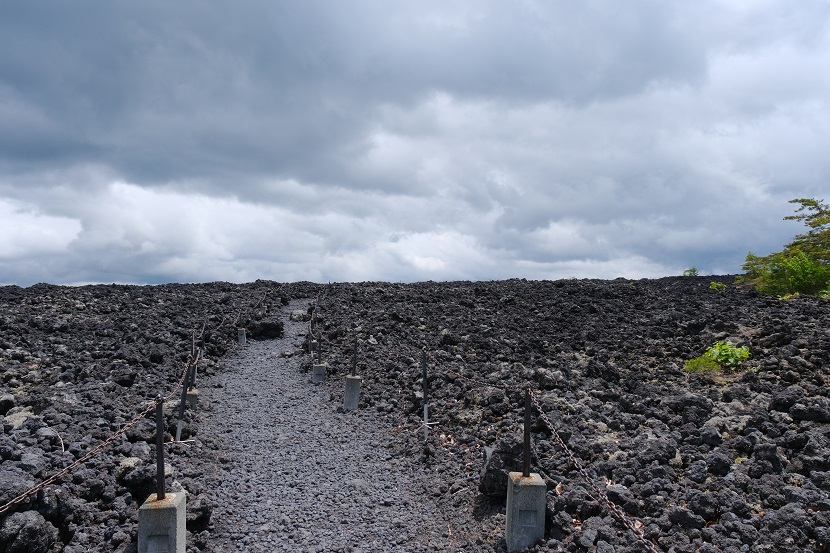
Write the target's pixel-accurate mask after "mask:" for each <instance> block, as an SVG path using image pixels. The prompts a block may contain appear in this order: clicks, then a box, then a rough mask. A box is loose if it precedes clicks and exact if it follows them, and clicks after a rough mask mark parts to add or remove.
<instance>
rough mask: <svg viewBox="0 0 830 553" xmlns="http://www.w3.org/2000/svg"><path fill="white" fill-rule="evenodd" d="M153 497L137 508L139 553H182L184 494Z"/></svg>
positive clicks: (183, 549)
mask: <svg viewBox="0 0 830 553" xmlns="http://www.w3.org/2000/svg"><path fill="white" fill-rule="evenodd" d="M156 497H157V495H156V494H152V495H151V496H150V497H148V498H147V501H145V502H144V505H142V506H141V507H140V508H139V509H138V553H185V525H186V524H187V521H186V516H185V504H186V503H187V500H186V496H185V492H184V491H181V492H177V493H166V494H164V499H156Z"/></svg>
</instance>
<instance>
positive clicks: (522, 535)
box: [504, 472, 547, 553]
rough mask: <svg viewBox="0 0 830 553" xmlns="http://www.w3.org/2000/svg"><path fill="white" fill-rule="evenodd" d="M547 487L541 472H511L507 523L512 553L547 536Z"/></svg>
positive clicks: (507, 534) (508, 546)
mask: <svg viewBox="0 0 830 553" xmlns="http://www.w3.org/2000/svg"><path fill="white" fill-rule="evenodd" d="M546 506H547V487H546V486H545V481H544V480H542V477H541V476H539V475H538V474H537V473H535V472H532V473H530V476H528V477H525V476H524V475H523V474H522V473H521V472H511V473H510V474H509V475H508V478H507V526H506V528H505V532H504V534H505V538H506V541H507V551H508V553H513V552H515V551H521V550H522V549H526V548H528V547H530V546H531V545H533V544H534V543H536V541H537V540H539V539H542V538H544V537H545V508H546Z"/></svg>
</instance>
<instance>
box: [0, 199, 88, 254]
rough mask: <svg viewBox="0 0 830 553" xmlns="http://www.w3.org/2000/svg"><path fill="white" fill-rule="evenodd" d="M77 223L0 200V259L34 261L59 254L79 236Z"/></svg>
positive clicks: (33, 208) (32, 207)
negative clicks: (29, 259) (28, 259)
mask: <svg viewBox="0 0 830 553" xmlns="http://www.w3.org/2000/svg"><path fill="white" fill-rule="evenodd" d="M80 230H81V228H80V224H79V222H78V221H76V220H74V219H70V218H66V217H54V216H51V215H47V214H44V213H42V212H40V211H39V210H38V209H37V208H36V207H35V206H23V205H19V204H17V203H16V202H12V201H8V200H3V199H2V198H0V259H3V260H14V259H26V258H37V257H41V256H49V255H52V254H56V253H62V252H64V251H65V250H66V247H67V246H68V245H69V243H70V242H71V241H72V240H74V239H75V237H76V236H77V235H78V233H79V232H80Z"/></svg>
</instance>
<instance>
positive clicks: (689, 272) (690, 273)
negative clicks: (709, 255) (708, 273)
mask: <svg viewBox="0 0 830 553" xmlns="http://www.w3.org/2000/svg"><path fill="white" fill-rule="evenodd" d="M699 275H700V273H699V272H698V270H697V267H691V268H689V269H686V270H685V271H683V276H684V277H696V276H699Z"/></svg>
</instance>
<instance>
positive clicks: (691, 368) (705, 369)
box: [683, 355, 720, 373]
mask: <svg viewBox="0 0 830 553" xmlns="http://www.w3.org/2000/svg"><path fill="white" fill-rule="evenodd" d="M683 369H684V370H686V371H688V372H690V373H714V372H718V371H719V370H720V365H718V364H717V363H715V361H714V359H712V358H711V357H707V356H705V355H701V356H700V357H695V358H694V359H689V360H688V361H686V364H685V365H684V366H683Z"/></svg>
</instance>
